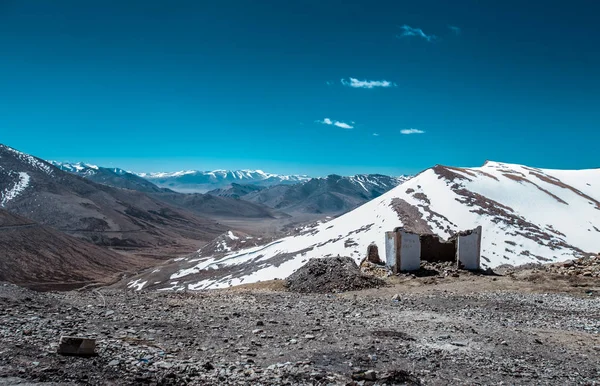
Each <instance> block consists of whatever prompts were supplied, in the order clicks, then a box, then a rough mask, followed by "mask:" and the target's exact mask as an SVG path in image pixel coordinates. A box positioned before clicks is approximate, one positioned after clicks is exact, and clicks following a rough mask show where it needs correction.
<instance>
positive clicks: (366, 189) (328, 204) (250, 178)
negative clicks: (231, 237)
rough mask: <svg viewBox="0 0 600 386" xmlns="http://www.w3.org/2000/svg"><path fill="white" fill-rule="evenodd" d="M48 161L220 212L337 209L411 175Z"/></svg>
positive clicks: (197, 209) (259, 214)
mask: <svg viewBox="0 0 600 386" xmlns="http://www.w3.org/2000/svg"><path fill="white" fill-rule="evenodd" d="M50 162H51V163H52V164H53V165H54V166H56V167H58V168H60V169H61V170H64V171H68V172H70V173H73V174H76V175H79V176H81V177H84V178H88V179H90V180H92V181H94V182H98V183H102V184H107V185H110V186H114V187H119V188H126V189H134V190H138V191H141V192H144V193H148V194H150V195H151V196H153V197H155V198H158V199H161V200H164V201H166V202H168V203H169V204H172V205H175V206H178V207H182V208H185V209H189V210H191V211H193V212H194V213H197V214H201V215H207V216H216V217H220V218H221V217H228V218H231V217H250V218H279V217H284V216H286V215H292V216H294V215H298V214H315V215H324V214H327V215H339V214H342V213H345V212H347V211H349V210H352V209H354V208H356V207H358V206H360V205H362V204H364V203H366V202H367V201H369V200H371V199H373V198H376V197H378V196H380V195H381V194H383V193H385V192H387V191H388V190H390V189H392V188H394V187H395V186H397V185H398V184H400V183H401V182H403V181H405V180H406V179H408V178H410V177H409V176H400V177H390V176H385V175H380V174H359V175H355V176H339V175H335V174H332V175H329V176H327V177H323V178H309V177H306V176H297V175H291V176H284V175H276V174H271V173H265V172H263V171H260V170H258V171H250V170H238V171H225V170H217V171H213V172H199V171H189V172H174V173H139V174H134V173H130V172H127V171H125V170H123V169H120V168H104V167H99V166H96V165H90V164H85V163H81V162H80V163H74V164H73V163H62V162H56V161H50ZM167 181H170V182H167ZM173 181H176V182H173ZM250 182H252V183H250ZM157 184H160V185H161V186H162V187H159V186H158V185H157ZM199 184H201V185H202V189H200V188H199V186H200V185H199ZM167 186H168V187H167ZM174 187H176V189H175V188H174ZM209 187H212V189H211V190H208V191H207V192H206V194H202V193H197V192H198V191H200V190H202V191H206V189H208V188H209ZM171 188H174V189H175V190H173V189H171ZM182 192H188V193H182ZM193 192H194V193H193ZM224 199H225V200H224ZM230 199H238V200H241V201H242V202H240V201H237V202H235V201H231V200H230ZM244 202H246V204H244Z"/></svg>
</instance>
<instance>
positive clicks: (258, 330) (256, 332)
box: [252, 328, 265, 334]
mask: <svg viewBox="0 0 600 386" xmlns="http://www.w3.org/2000/svg"><path fill="white" fill-rule="evenodd" d="M263 332H265V330H263V329H261V328H257V329H256V330H252V333H253V334H262V333H263Z"/></svg>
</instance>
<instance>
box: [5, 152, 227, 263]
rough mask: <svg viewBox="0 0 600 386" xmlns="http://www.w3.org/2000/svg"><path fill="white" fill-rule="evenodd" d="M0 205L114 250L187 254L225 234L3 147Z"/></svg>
mask: <svg viewBox="0 0 600 386" xmlns="http://www.w3.org/2000/svg"><path fill="white" fill-rule="evenodd" d="M0 207H3V208H4V209H6V210H8V211H10V212H12V213H16V214H18V215H21V216H26V217H28V218H31V219H32V220H33V221H36V222H38V223H40V224H43V225H49V226H52V227H54V228H56V229H59V230H61V231H64V232H66V233H68V234H71V235H74V236H77V237H80V238H84V239H87V240H90V241H92V242H94V243H95V244H98V245H105V246H113V247H127V248H131V247H133V248H140V247H153V248H156V247H168V248H177V247H178V246H185V248H187V250H188V251H190V250H193V249H197V247H198V246H199V244H202V243H204V242H206V241H208V240H211V239H213V238H214V237H216V236H218V235H219V234H221V233H223V232H224V231H225V230H226V228H225V227H223V226H222V225H220V224H218V223H217V222H215V221H213V220H210V219H207V218H204V217H201V216H198V215H195V214H192V213H190V212H189V211H186V210H185V209H181V208H175V207H173V206H170V205H169V204H166V203H165V202H163V201H160V200H157V199H156V198H152V197H149V196H148V195H146V194H144V193H142V192H137V191H133V190H129V189H119V188H113V187H110V186H107V185H102V184H98V183H95V182H93V181H90V180H87V179H84V178H82V177H79V176H76V175H73V174H70V173H67V172H64V171H62V170H59V169H58V168H56V167H54V166H52V165H51V164H49V163H47V162H45V161H43V160H41V159H39V158H36V157H33V156H30V155H28V154H25V153H21V152H19V151H17V150H15V149H12V148H10V147H7V146H4V145H0ZM192 246H193V247H192Z"/></svg>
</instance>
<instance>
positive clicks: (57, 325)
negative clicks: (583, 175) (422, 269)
mask: <svg viewBox="0 0 600 386" xmlns="http://www.w3.org/2000/svg"><path fill="white" fill-rule="evenodd" d="M599 295H600V282H599V281H598V279H594V278H582V277H578V278H565V277H559V276H551V275H549V274H540V273H538V272H536V271H534V270H529V271H527V270H525V271H520V272H517V273H515V274H512V275H506V276H498V277H496V276H477V275H471V274H462V273H461V275H460V277H458V278H456V277H446V278H442V277H425V278H410V277H404V278H401V277H394V278H393V279H392V283H391V285H390V286H388V287H385V288H380V289H374V290H365V291H360V292H348V293H344V294H308V295H300V294H295V293H290V292H286V291H285V290H284V288H283V285H282V283H281V282H269V283H262V284H257V285H250V286H246V287H242V288H234V289H229V290H220V291H210V292H201V293H158V292H147V293H146V292H126V291H115V290H106V289H104V290H98V291H81V292H64V293H36V292H32V291H29V290H25V289H22V288H19V287H16V286H13V285H10V284H0V385H12V384H21V385H29V384H31V385H37V384H38V383H40V382H50V383H49V384H54V385H63V384H64V385H66V384H69V385H71V384H92V385H128V384H131V385H133V384H136V385H137V384H154V385H157V384H158V385H184V384H199V385H204V384H206V385H217V384H218V385H227V384H232V385H234V384H235V385H246V384H247V385H258V384H263V385H280V384H288V385H296V384H309V385H326V384H341V385H345V384H358V385H363V384H365V385H370V384H388V385H390V384H424V385H448V384H454V385H463V384H464V385H467V384H468V385H493V384H544V385H546V384H555V385H571V384H588V385H589V384H595V383H594V382H598V380H600V296H599ZM60 335H84V336H90V337H94V338H96V339H97V343H98V348H97V352H98V354H99V355H98V356H97V357H94V358H78V357H63V356H59V355H57V354H56V346H57V343H58V340H59V337H60ZM369 370H373V371H369ZM353 375H354V378H356V380H354V381H353V380H352V377H353ZM365 379H366V380H365ZM372 379H376V381H371V380H372ZM352 382H355V383H352Z"/></svg>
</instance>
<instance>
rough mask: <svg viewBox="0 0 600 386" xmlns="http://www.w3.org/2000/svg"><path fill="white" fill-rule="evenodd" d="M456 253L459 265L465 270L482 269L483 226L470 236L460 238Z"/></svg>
mask: <svg viewBox="0 0 600 386" xmlns="http://www.w3.org/2000/svg"><path fill="white" fill-rule="evenodd" d="M457 245H458V248H457V251H456V254H457V257H458V264H459V266H462V267H463V268H464V269H470V270H477V269H480V258H481V226H479V227H477V228H476V229H475V230H473V232H472V233H471V234H470V235H467V236H458V244H457Z"/></svg>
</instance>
